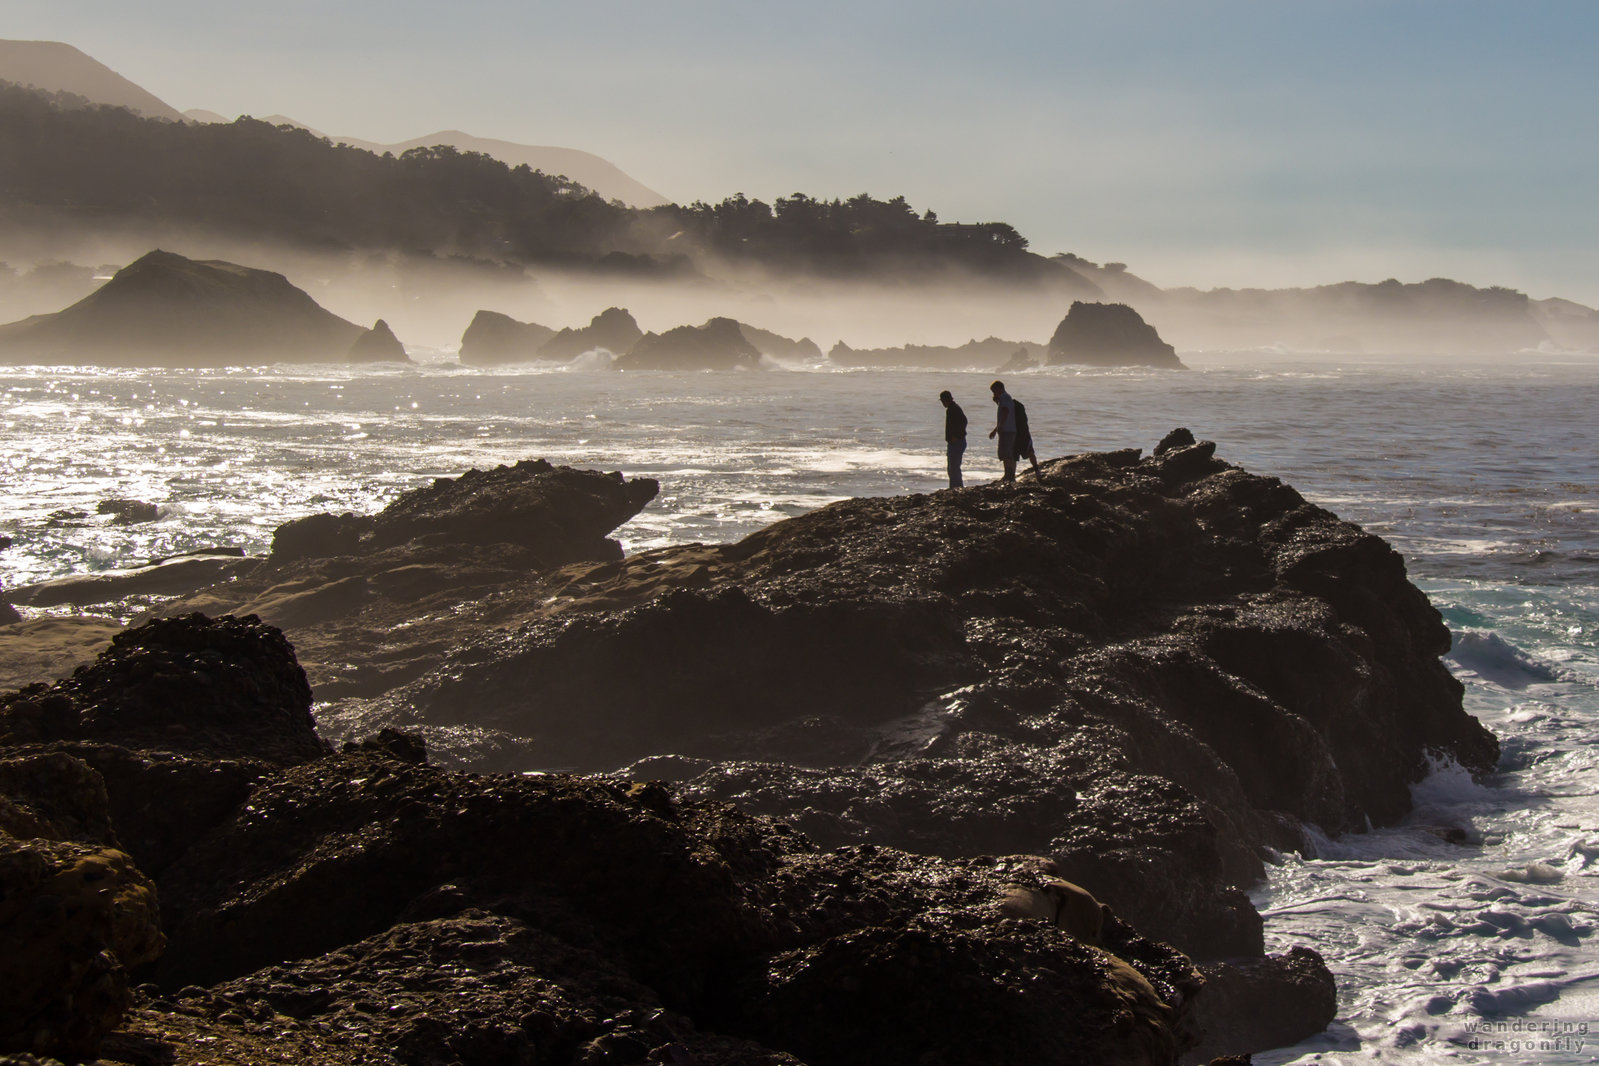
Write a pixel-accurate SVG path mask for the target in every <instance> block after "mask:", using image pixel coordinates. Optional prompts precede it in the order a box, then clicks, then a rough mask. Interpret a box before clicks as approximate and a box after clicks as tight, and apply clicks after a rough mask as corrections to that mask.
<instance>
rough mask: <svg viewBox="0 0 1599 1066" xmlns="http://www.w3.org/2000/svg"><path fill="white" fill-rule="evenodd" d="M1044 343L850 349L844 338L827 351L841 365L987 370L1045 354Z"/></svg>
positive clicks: (977, 342) (978, 342) (976, 342)
mask: <svg viewBox="0 0 1599 1066" xmlns="http://www.w3.org/2000/svg"><path fill="white" fill-rule="evenodd" d="M1043 351H1044V346H1043V345H1041V344H1032V343H1029V342H1026V341H1007V340H1001V339H999V338H998V337H988V338H986V339H984V340H969V341H967V342H966V343H965V344H962V345H960V346H959V347H956V348H951V347H947V346H943V345H936V344H907V345H904V346H903V347H900V348H858V349H857V348H851V347H850V346H849V345H847V344H845V343H844V342H843V341H839V342H838V343H837V344H835V345H833V347H832V349H831V350H830V351H829V352H828V353H827V358H828V361H830V362H832V363H836V364H837V365H839V366H924V367H933V368H935V369H940V370H987V369H989V368H991V367H995V366H998V365H1000V364H1001V363H1005V362H1007V361H1009V360H1013V359H1014V358H1015V357H1016V354H1017V353H1018V352H1026V353H1027V354H1028V355H1029V356H1031V357H1033V358H1035V359H1036V358H1039V357H1041V356H1042V355H1043Z"/></svg>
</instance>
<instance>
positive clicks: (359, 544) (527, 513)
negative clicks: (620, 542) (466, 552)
mask: <svg viewBox="0 0 1599 1066" xmlns="http://www.w3.org/2000/svg"><path fill="white" fill-rule="evenodd" d="M657 491H659V486H658V485H657V483H656V482H654V481H651V480H649V479H648V478H634V479H633V480H632V481H624V480H623V478H622V475H620V474H602V473H599V472H598V471H592V470H574V469H572V468H571V467H555V466H551V465H550V464H549V463H547V462H545V461H544V460H542V459H533V460H524V461H522V462H519V463H517V464H516V465H514V466H497V467H495V468H493V469H492V470H468V471H467V472H466V473H465V474H462V475H461V476H460V477H458V478H438V479H436V480H435V481H434V482H433V484H432V485H429V486H427V487H426V488H421V489H414V490H412V491H411V492H407V493H404V494H402V495H401V496H400V497H398V498H397V499H396V500H394V502H392V503H390V504H389V505H388V506H387V507H385V508H384V509H383V510H382V511H380V512H379V513H378V514H376V515H373V516H371V517H357V516H350V515H345V516H333V515H313V516H312V517H310V518H307V519H300V520H297V521H294V522H289V523H286V524H285V525H283V526H281V527H279V529H278V531H277V533H276V534H275V535H274V537H273V540H272V556H271V558H272V561H273V562H275V563H282V562H284V561H287V560H290V559H295V558H300V557H304V556H318V555H344V554H350V553H353V552H362V553H370V552H377V551H382V550H383V549H385V548H391V547H394V546H396V545H405V544H412V543H422V542H426V541H437V542H442V543H446V544H450V545H456V546H462V545H472V544H505V545H513V546H515V547H518V548H522V549H524V550H526V551H527V552H529V553H530V554H533V555H535V556H537V557H538V560H539V562H538V565H540V566H558V565H560V564H562V563H567V562H573V561H576V560H579V559H596V558H598V559H606V558H621V549H620V548H619V547H618V546H617V544H616V542H615V541H612V540H608V539H607V538H606V534H608V533H610V532H611V531H612V530H613V529H615V528H616V527H617V526H619V525H621V524H622V523H623V522H625V521H627V520H628V519H629V518H632V517H633V516H634V515H635V514H637V513H638V512H639V510H640V509H642V508H643V507H644V505H645V504H647V503H648V502H649V501H650V500H651V499H653V498H654V497H655V494H656V492H657Z"/></svg>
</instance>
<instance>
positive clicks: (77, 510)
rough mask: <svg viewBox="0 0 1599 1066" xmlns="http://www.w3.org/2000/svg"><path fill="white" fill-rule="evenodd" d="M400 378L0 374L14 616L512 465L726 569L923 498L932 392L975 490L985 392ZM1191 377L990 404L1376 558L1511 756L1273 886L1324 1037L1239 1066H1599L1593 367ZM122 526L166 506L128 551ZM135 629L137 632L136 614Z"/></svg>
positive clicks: (1087, 379) (978, 376) (989, 456)
mask: <svg viewBox="0 0 1599 1066" xmlns="http://www.w3.org/2000/svg"><path fill="white" fill-rule="evenodd" d="M416 358H417V360H418V362H417V365H415V366H409V367H377V368H373V367H363V368H342V367H320V366H319V367H305V366H299V367H291V366H282V367H274V368H266V369H233V370H216V371H174V370H94V369H88V368H83V369H70V368H51V369H39V368H0V429H3V436H0V533H3V534H5V535H7V536H9V537H11V538H12V540H13V543H12V545H11V546H10V547H9V548H7V549H6V550H4V551H3V552H0V584H3V585H4V586H5V587H7V588H11V587H16V586H18V585H23V584H28V583H31V582H35V581H40V580H45V579H48V578H51V577H58V576H64V575H68V574H78V573H88V572H97V571H104V570H108V569H114V568H119V567H126V566H132V565H137V564H139V563H142V562H144V561H146V560H148V559H151V558H158V557H164V556H169V555H174V554H178V553H181V552H185V551H192V550H196V549H201V548H210V547H216V546H231V547H239V548H243V549H244V550H246V551H248V552H251V553H257V552H261V551H264V550H265V549H266V548H267V546H268V545H269V544H270V541H271V536H272V531H273V530H274V529H275V528H276V527H277V525H278V524H279V523H281V522H283V521H285V520H287V519H290V518H294V517H298V516H301V515H305V514H309V513H313V512H317V511H356V512H371V511H375V510H377V509H379V508H380V507H382V506H383V505H384V504H385V503H387V502H388V501H389V500H390V499H392V498H393V497H394V496H395V495H397V494H399V493H400V492H403V491H405V490H407V489H410V488H414V487H416V486H419V485H422V484H425V483H427V482H428V481H429V480H430V479H432V478H434V477H439V476H455V475H457V474H459V473H461V472H463V471H464V470H466V469H468V468H470V467H474V466H475V467H480V468H481V467H486V466H492V465H494V464H497V463H509V462H514V461H516V460H519V459H528V458H545V459H549V460H550V461H552V462H556V463H565V464H570V465H575V466H584V467H595V468H600V469H605V470H620V471H622V472H623V473H625V474H626V475H628V476H629V477H635V476H644V477H653V478H657V479H659V481H660V482H661V492H660V495H659V496H658V497H657V499H656V500H655V501H654V502H653V503H652V504H651V505H650V506H649V507H648V508H647V509H646V510H645V511H644V513H643V514H641V515H639V516H638V517H637V518H635V519H634V520H633V521H632V522H630V523H629V524H628V525H626V526H624V527H623V528H622V529H621V530H620V531H618V534H617V535H618V537H619V538H620V539H621V540H622V542H623V544H624V546H625V547H626V548H628V549H629V550H637V549H640V548H645V547H653V546H659V545H665V544H672V543H683V542H691V541H729V540H735V539H737V538H739V537H741V536H743V535H745V534H747V533H749V532H751V531H753V530H755V529H758V528H760V527H762V526H764V525H766V524H767V523H770V522H772V521H776V520H778V519H780V518H782V517H784V516H787V515H793V514H799V513H802V512H804V511H808V510H811V509H813V508H816V507H818V506H821V505H823V504H825V503H828V502H830V501H832V500H837V499H841V498H845V497H849V496H859V495H885V494H897V493H909V492H928V491H933V490H936V489H939V488H942V487H943V485H944V484H945V481H944V457H943V442H942V427H943V409H942V408H941V407H940V405H939V402H938V393H939V391H940V390H942V389H946V388H947V389H949V390H951V391H952V392H953V393H954V394H955V397H956V399H957V401H958V402H961V403H962V404H963V405H964V406H965V408H966V412H967V415H968V416H969V418H970V419H971V424H972V434H971V441H972V443H971V448H970V450H969V451H968V453H967V458H966V476H967V483H968V484H972V483H974V482H976V481H978V480H980V479H983V478H989V477H995V476H997V475H998V473H999V464H998V461H997V460H996V459H995V458H994V455H993V450H992V448H991V446H990V444H989V442H988V441H986V440H985V439H984V433H985V432H986V429H987V428H988V427H989V426H990V425H991V420H992V417H993V406H992V404H991V403H990V402H989V400H988V389H987V385H988V382H989V381H990V380H991V379H992V378H993V374H992V373H976V372H944V371H932V370H837V369H830V368H827V367H825V366H819V365H793V366H773V367H771V368H770V369H768V370H765V371H758V372H747V373H724V374H711V373H700V374H694V373H643V374H640V373H631V374H624V373H617V372H614V371H611V370H610V369H608V367H607V366H606V360H605V357H604V356H603V355H599V354H594V355H590V356H587V357H584V358H583V359H582V360H579V362H578V363H576V364H573V365H571V366H563V367H538V366H529V367H515V368H502V369H476V368H466V367H462V366H460V365H459V364H458V363H457V362H456V361H455V359H454V357H453V356H452V355H450V354H449V353H447V352H423V353H419V354H417V355H416ZM1183 358H1184V360H1185V361H1186V362H1187V363H1188V364H1189V365H1190V367H1191V369H1190V370H1188V371H1186V372H1170V371H1149V370H1140V369H1105V370H1101V369H1083V368H1063V367H1054V368H1043V369H1038V370H1030V371H1024V372H1021V373H1018V374H1015V375H1007V383H1008V385H1009V386H1010V391H1011V392H1012V393H1013V394H1014V395H1015V396H1016V397H1017V399H1019V400H1021V401H1023V402H1024V403H1025V404H1026V405H1027V409H1028V412H1029V416H1030V422H1031V425H1032V429H1033V435H1034V439H1035V442H1036V443H1037V445H1038V451H1039V454H1040V456H1041V457H1052V456H1056V455H1064V454H1070V453H1074V452H1080V451H1088V450H1096V451H1097V450H1108V449H1115V448H1124V447H1142V448H1144V449H1145V450H1146V451H1147V450H1148V449H1150V448H1152V447H1153V445H1154V444H1155V442H1156V441H1158V440H1159V439H1160V438H1161V437H1162V436H1163V435H1164V434H1165V433H1166V432H1167V431H1168V430H1170V429H1172V428H1174V427H1177V426H1186V427H1188V428H1189V429H1191V430H1192V431H1193V432H1194V434H1195V435H1196V436H1197V437H1200V438H1202V439H1210V440H1214V441H1216V442H1217V455H1218V456H1220V457H1221V458H1223V459H1225V460H1227V461H1229V462H1232V463H1235V464H1238V465H1240V466H1243V467H1245V468H1246V469H1249V470H1251V471H1254V472H1256V473H1261V474H1269V475H1272V476H1276V477H1279V478H1281V479H1282V480H1283V481H1285V482H1287V483H1289V484H1291V485H1293V486H1294V487H1295V488H1297V489H1298V490H1299V491H1300V492H1301V493H1302V494H1303V495H1304V496H1305V497H1307V498H1308V499H1310V500H1312V501H1314V502H1316V503H1319V504H1321V505H1322V506H1324V507H1327V508H1328V509H1329V510H1332V511H1333V512H1335V513H1337V514H1339V515H1340V516H1342V517H1344V518H1348V519H1350V520H1352V521H1355V522H1358V523H1360V524H1362V525H1363V526H1365V527H1366V528H1368V529H1370V530H1372V531H1374V532H1376V533H1378V534H1380V535H1382V536H1383V537H1385V538H1386V539H1388V541H1389V542H1390V543H1392V544H1393V545H1394V546H1395V547H1396V548H1397V549H1398V550H1399V551H1400V552H1401V553H1402V554H1403V555H1404V556H1405V558H1406V561H1407V565H1408V567H1409V571H1410V575H1411V578H1412V580H1413V581H1415V582H1416V583H1417V584H1418V585H1419V586H1420V587H1421V588H1422V589H1423V590H1424V591H1425V592H1426V593H1427V595H1428V596H1429V597H1431V599H1432V601H1433V602H1434V604H1436V605H1437V606H1438V608H1439V609H1440V610H1441V611H1442V612H1443V614H1444V617H1445V620H1446V621H1447V622H1448V624H1449V627H1450V629H1451V631H1452V632H1453V633H1454V636H1455V649H1454V651H1452V652H1451V653H1450V657H1449V660H1448V661H1449V665H1450V667H1451V669H1453V670H1454V671H1455V672H1456V674H1457V675H1458V676H1459V677H1460V678H1461V679H1462V681H1463V682H1464V683H1465V686H1466V703H1467V708H1468V710H1470V711H1471V712H1472V713H1473V714H1475V715H1477V716H1478V717H1479V718H1481V719H1482V720H1483V722H1484V724H1486V725H1487V726H1488V727H1489V728H1490V729H1491V730H1492V731H1493V732H1494V733H1495V734H1497V735H1498V736H1499V737H1500V739H1501V742H1502V745H1503V752H1504V754H1503V757H1502V759H1501V762H1500V765H1499V768H1498V771H1497V772H1496V773H1495V774H1494V775H1493V776H1492V777H1491V778H1490V779H1488V780H1485V781H1480V782H1474V781H1472V780H1470V778H1469V777H1468V776H1467V775H1465V774H1463V773H1462V772H1460V771H1459V770H1458V768H1455V767H1452V766H1449V765H1445V764H1440V765H1437V766H1436V767H1434V772H1433V773H1432V774H1431V776H1429V777H1428V778H1427V779H1426V780H1425V781H1423V782H1422V783H1421V784H1419V785H1418V786H1416V788H1415V799H1416V809H1415V812H1414V813H1413V814H1412V815H1411V816H1410V817H1409V818H1408V819H1407V820H1406V822H1405V823H1404V824H1403V825H1400V826H1396V827H1390V828H1381V829H1376V830H1374V831H1372V832H1369V833H1360V834H1351V835H1347V836H1345V837H1342V838H1339V839H1326V838H1322V837H1317V838H1315V839H1314V840H1313V841H1312V842H1309V843H1307V846H1306V848H1305V849H1304V850H1303V851H1302V852H1300V853H1294V854H1284V855H1276V856H1273V859H1274V861H1273V864H1272V865H1271V867H1270V877H1269V880H1268V882H1267V883H1265V884H1263V885H1261V886H1258V887H1257V888H1256V890H1255V891H1254V893H1253V895H1254V899H1255V902H1256V904H1257V905H1258V906H1259V908H1260V909H1261V911H1262V913H1264V914H1265V915H1266V931H1267V940H1268V946H1269V948H1270V949H1271V950H1273V951H1283V950H1287V949H1288V948H1289V947H1291V946H1292V945H1294V944H1308V945H1310V946H1312V947H1314V948H1315V949H1316V950H1318V951H1320V952H1321V953H1322V954H1323V956H1324V957H1325V958H1326V959H1327V962H1328V964H1329V966H1330V967H1331V968H1332V970H1333V971H1334V973H1335V974H1336V975H1337V977H1338V981H1339V996H1340V1009H1339V1017H1338V1020H1337V1021H1336V1022H1335V1023H1334V1024H1333V1026H1332V1027H1331V1028H1329V1029H1328V1030H1327V1031H1326V1032H1325V1033H1324V1034H1322V1035H1320V1036H1317V1037H1315V1038H1312V1039H1311V1040H1308V1041H1306V1042H1305V1043H1303V1044H1301V1045H1298V1046H1296V1047H1293V1048H1287V1049H1281V1050H1278V1051H1275V1052H1270V1053H1265V1054H1259V1055H1256V1056H1255V1061H1256V1062H1257V1063H1272V1064H1279V1063H1308V1062H1325V1063H1369V1062H1406V1063H1433V1062H1506V1061H1527V1062H1537V1063H1561V1064H1563V1063H1586V1062H1594V1061H1599V957H1595V954H1594V952H1593V951H1592V950H1591V946H1592V945H1593V944H1594V943H1595V940H1594V933H1595V929H1596V927H1599V795H1596V793H1599V788H1596V779H1595V772H1596V767H1595V763H1596V762H1599V755H1596V748H1595V742H1596V741H1599V448H1596V447H1595V445H1594V442H1593V441H1592V439H1590V435H1591V433H1592V431H1593V427H1594V423H1595V416H1594V412H1595V411H1599V357H1595V356H1580V355H1575V356H1560V355H1554V354H1548V353H1522V354H1519V355H1514V356H1508V357H1505V358H1503V359H1499V360H1468V359H1434V360H1418V359H1410V358H1403V359H1401V358H1384V357H1379V356H1332V355H1319V356H1309V355H1286V354H1274V353H1232V354H1229V353H1205V354H1197V355H1196V354H1184V356H1183ZM114 499H128V500H138V501H143V502H147V503H152V504H155V505H156V506H157V508H158V517H157V518H156V519H155V520H154V521H150V522H144V523H136V524H118V522H117V521H116V518H115V515H113V514H100V513H98V510H97V509H98V507H99V505H100V504H101V503H103V502H105V501H108V500H114ZM141 606H142V605H141V604H139V603H130V604H127V605H125V609H126V611H127V612H128V613H132V612H134V611H136V610H138V609H139V608H140V607H141Z"/></svg>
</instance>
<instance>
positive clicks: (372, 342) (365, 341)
mask: <svg viewBox="0 0 1599 1066" xmlns="http://www.w3.org/2000/svg"><path fill="white" fill-rule="evenodd" d="M346 358H347V359H348V361H349V362H352V363H409V362H410V361H411V357H410V356H408V355H406V354H405V345H403V344H401V343H400V338H398V337H396V336H395V335H394V331H393V330H392V329H390V328H389V324H388V323H387V322H385V321H383V319H381V318H380V319H378V320H377V321H376V322H374V323H373V324H372V328H371V329H369V330H367V331H366V332H365V333H363V334H361V335H360V336H359V337H357V338H355V343H354V344H352V345H350V351H349V354H348V355H347V356H346Z"/></svg>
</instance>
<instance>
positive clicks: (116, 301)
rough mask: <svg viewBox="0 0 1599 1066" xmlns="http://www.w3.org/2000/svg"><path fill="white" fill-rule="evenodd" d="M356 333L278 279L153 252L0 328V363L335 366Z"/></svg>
mask: <svg viewBox="0 0 1599 1066" xmlns="http://www.w3.org/2000/svg"><path fill="white" fill-rule="evenodd" d="M362 333H363V330H362V329H361V327H360V326H358V325H356V324H355V323H353V322H347V321H345V320H344V319H342V318H340V317H338V316H337V315H335V314H333V313H332V312H330V311H326V310H324V309H323V308H321V307H319V306H318V305H317V303H316V301H315V300H313V299H312V298H311V297H310V296H309V295H307V294H306V293H305V292H303V291H302V290H300V289H297V288H295V287H294V286H293V285H291V284H290V283H289V281H288V279H287V278H285V277H284V276H283V275H282V274H274V273H272V272H270V271H266V270H256V269H253V268H251V267H244V266H239V265H237V264H234V263H224V262H221V261H219V260H207V261H196V260H192V259H185V258H184V257H183V256H181V255H176V254H174V253H172V252H163V251H154V252H150V253H148V254H147V255H145V256H143V257H142V258H140V259H138V260H137V261H135V262H133V263H130V264H129V265H128V266H126V267H123V268H122V269H121V270H119V271H117V273H116V274H115V275H114V276H113V277H112V278H111V280H110V281H108V282H106V283H105V284H104V285H103V286H101V287H100V288H99V289H97V290H96V291H94V292H92V293H90V294H89V295H88V296H86V297H84V298H83V299H82V300H79V301H78V302H77V303H75V304H73V305H72V306H71V307H68V308H67V309H66V310H64V311H58V312H56V313H55V314H49V315H35V316H34V317H32V318H29V319H24V320H23V321H21V322H13V323H11V324H10V325H6V326H0V362H10V363H24V362H34V363H61V362H76V363H97V364H100V365H104V366H189V367H209V366H236V365H239V364H241V363H242V364H249V363H276V362H296V363H336V362H345V361H347V359H348V358H349V353H350V346H351V345H352V344H354V343H355V341H356V339H357V338H358V337H360V336H361V335H362Z"/></svg>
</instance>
